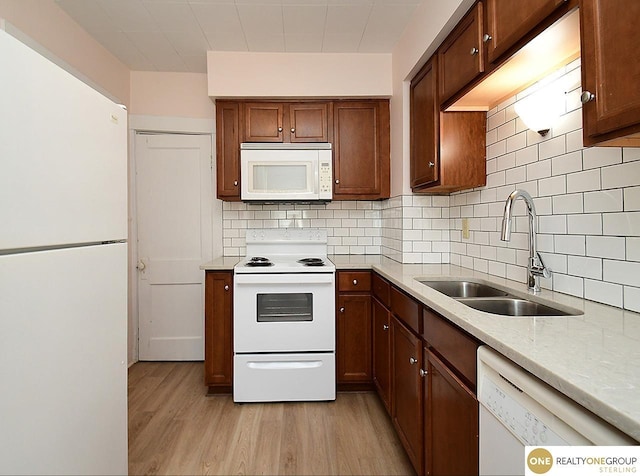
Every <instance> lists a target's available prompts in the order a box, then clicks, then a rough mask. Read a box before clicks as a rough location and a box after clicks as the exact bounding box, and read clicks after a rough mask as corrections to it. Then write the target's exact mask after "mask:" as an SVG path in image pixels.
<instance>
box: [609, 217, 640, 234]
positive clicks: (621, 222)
mask: <svg viewBox="0 0 640 476" xmlns="http://www.w3.org/2000/svg"><path fill="white" fill-rule="evenodd" d="M602 233H603V234H604V235H614V236H640V212H623V213H603V215H602Z"/></svg>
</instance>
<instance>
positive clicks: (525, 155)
mask: <svg viewBox="0 0 640 476" xmlns="http://www.w3.org/2000/svg"><path fill="white" fill-rule="evenodd" d="M537 160H538V146H537V145H532V146H529V147H526V148H524V149H521V150H518V151H516V165H526V164H530V163H532V162H536V161H537Z"/></svg>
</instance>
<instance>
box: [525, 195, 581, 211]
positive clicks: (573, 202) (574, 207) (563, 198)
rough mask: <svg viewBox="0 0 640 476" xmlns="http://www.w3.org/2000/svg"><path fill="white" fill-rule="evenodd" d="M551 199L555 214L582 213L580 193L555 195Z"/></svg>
mask: <svg viewBox="0 0 640 476" xmlns="http://www.w3.org/2000/svg"><path fill="white" fill-rule="evenodd" d="M552 200H553V213H555V214H556V215H560V214H568V213H582V212H583V211H584V207H583V197H582V194H581V193H574V194H570V195H556V196H554V197H553V198H552ZM536 209H537V204H536Z"/></svg>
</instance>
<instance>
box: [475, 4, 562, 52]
mask: <svg viewBox="0 0 640 476" xmlns="http://www.w3.org/2000/svg"><path fill="white" fill-rule="evenodd" d="M565 3H566V0H527V1H526V2H514V1H513V0H486V4H487V35H489V36H490V38H488V37H485V38H486V41H485V44H486V49H487V58H488V60H489V61H490V62H494V61H495V60H496V59H497V58H499V57H500V56H501V55H502V54H503V53H505V52H506V51H507V50H508V49H509V48H511V47H512V46H514V45H515V44H516V43H517V42H518V41H520V40H521V39H522V38H524V37H525V36H526V35H527V33H529V32H530V31H531V30H533V29H534V28H535V27H536V25H538V24H539V23H540V22H542V20H544V19H545V18H547V17H548V16H549V15H551V13H553V12H554V11H555V10H556V9H557V8H558V7H560V6H561V5H564V4H565Z"/></svg>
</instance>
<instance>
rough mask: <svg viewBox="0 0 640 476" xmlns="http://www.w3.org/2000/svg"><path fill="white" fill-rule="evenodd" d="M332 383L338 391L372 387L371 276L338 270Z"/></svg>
mask: <svg viewBox="0 0 640 476" xmlns="http://www.w3.org/2000/svg"><path fill="white" fill-rule="evenodd" d="M337 282H338V297H337V299H336V303H337V308H338V309H337V312H336V380H337V384H338V389H339V390H358V389H370V388H372V385H371V384H372V382H373V375H372V364H371V356H372V353H371V294H370V291H371V273H370V272H369V271H339V272H338V275H337Z"/></svg>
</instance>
